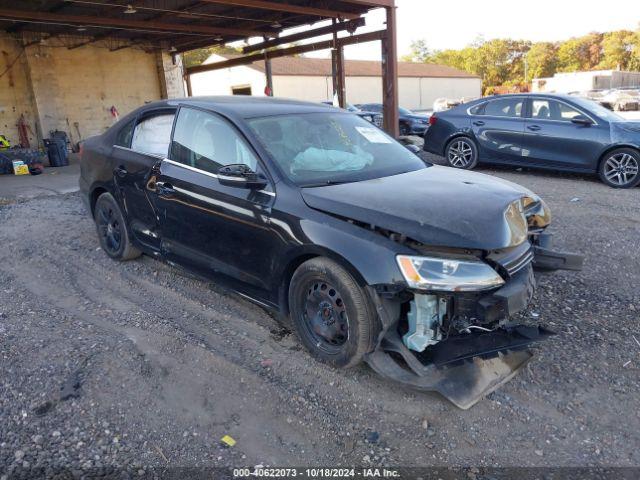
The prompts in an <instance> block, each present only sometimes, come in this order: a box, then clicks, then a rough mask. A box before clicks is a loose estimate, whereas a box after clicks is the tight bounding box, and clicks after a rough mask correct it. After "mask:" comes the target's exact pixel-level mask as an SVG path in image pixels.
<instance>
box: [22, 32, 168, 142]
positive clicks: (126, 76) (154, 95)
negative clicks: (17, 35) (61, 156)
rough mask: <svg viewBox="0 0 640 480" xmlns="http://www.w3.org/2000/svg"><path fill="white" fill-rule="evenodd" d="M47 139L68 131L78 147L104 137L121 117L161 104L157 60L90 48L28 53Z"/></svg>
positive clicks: (136, 52)
mask: <svg viewBox="0 0 640 480" xmlns="http://www.w3.org/2000/svg"><path fill="white" fill-rule="evenodd" d="M27 60H28V62H29V67H30V70H31V81H32V84H33V91H34V94H35V101H36V104H37V110H38V113H39V117H40V122H41V127H42V131H43V134H44V135H45V136H48V134H49V132H50V131H51V130H56V129H57V130H64V131H66V132H67V133H70V134H71V137H72V138H73V141H78V140H79V138H78V132H77V129H76V128H75V123H76V122H77V123H78V129H79V130H80V136H81V138H85V137H87V136H91V135H97V134H100V133H102V132H104V131H105V130H106V129H107V128H109V127H110V126H111V125H112V124H113V123H115V121H116V120H115V118H114V117H113V116H112V115H111V107H115V108H116V110H117V111H118V112H119V114H120V115H124V114H126V113H128V112H130V111H131V110H133V109H135V108H137V107H139V106H140V105H143V104H144V103H145V102H151V101H153V100H158V99H159V98H161V95H160V81H159V78H158V74H157V71H156V68H155V62H154V57H153V55H150V54H147V53H145V52H143V51H140V50H134V49H131V48H127V49H123V50H119V51H116V52H111V51H109V50H108V49H105V48H99V47H94V46H86V47H82V48H78V49H74V50H69V49H67V48H54V47H46V46H40V45H38V46H32V47H29V48H28V49H27Z"/></svg>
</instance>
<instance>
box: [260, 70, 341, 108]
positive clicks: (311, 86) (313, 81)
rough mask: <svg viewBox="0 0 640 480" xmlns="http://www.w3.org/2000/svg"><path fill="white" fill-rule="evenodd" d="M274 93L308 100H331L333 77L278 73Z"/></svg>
mask: <svg viewBox="0 0 640 480" xmlns="http://www.w3.org/2000/svg"><path fill="white" fill-rule="evenodd" d="M273 95H274V96H275V97H285V98H294V99H296V100H306V101H308V102H323V101H326V100H331V99H332V95H333V86H332V82H331V77H321V76H317V77H311V76H303V75H300V76H297V75H296V76H293V75H276V76H274V77H273Z"/></svg>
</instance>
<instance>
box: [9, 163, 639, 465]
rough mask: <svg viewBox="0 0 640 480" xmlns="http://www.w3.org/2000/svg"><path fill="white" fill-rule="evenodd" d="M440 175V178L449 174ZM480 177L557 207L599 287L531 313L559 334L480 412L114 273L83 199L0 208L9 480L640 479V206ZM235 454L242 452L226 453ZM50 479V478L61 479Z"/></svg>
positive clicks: (145, 266) (134, 271)
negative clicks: (155, 474)
mask: <svg viewBox="0 0 640 480" xmlns="http://www.w3.org/2000/svg"><path fill="white" fill-rule="evenodd" d="M436 160H438V159H436ZM479 170H480V171H482V172H484V173H489V174H491V175H496V176H499V177H502V178H506V179H508V180H512V181H515V182H517V183H521V184H523V185H525V186H527V187H529V188H531V189H532V190H533V191H536V192H537V193H539V194H541V195H542V196H543V197H544V198H545V200H546V201H547V202H548V203H549V205H550V206H551V208H552V211H553V213H554V216H555V218H554V224H553V226H552V227H551V231H553V232H554V233H555V234H556V243H557V245H558V246H560V247H565V248H566V249H567V250H572V251H577V252H582V253H583V254H584V255H585V256H586V264H585V268H584V270H583V271H582V272H580V273H577V274H576V273H572V272H564V273H557V274H552V275H546V276H543V277H539V289H538V292H537V295H536V298H535V302H534V304H533V305H532V307H531V309H530V310H529V311H528V312H527V313H526V315H527V316H529V317H530V318H539V319H540V320H541V321H542V323H544V324H546V325H547V326H549V327H550V328H552V329H555V330H556V331H557V332H558V333H559V335H557V336H556V337H554V338H552V339H551V340H550V341H548V342H546V343H544V344H542V345H541V346H540V347H537V349H536V353H537V355H536V357H535V358H534V360H533V361H532V362H531V363H530V364H529V366H528V367H527V368H526V369H524V370H523V371H522V372H520V374H519V375H517V376H516V377H515V378H514V379H513V380H512V381H511V382H509V383H508V384H507V385H505V386H504V387H503V388H501V389H500V390H499V391H497V392H495V393H493V394H491V395H490V396H489V397H488V398H486V399H485V400H483V401H481V402H480V403H479V404H477V405H476V406H474V407H473V408H472V409H471V410H469V411H461V410H458V409H456V408H455V407H453V406H452V405H450V404H448V403H447V402H446V401H444V400H443V399H442V398H440V397H439V396H437V395H435V394H426V393H416V392H413V391H409V390H406V389H404V388H399V387H398V386H397V385H394V384H392V383H389V382H387V381H384V380H382V379H380V378H378V377H377V376H376V375H375V374H374V373H373V372H372V371H371V370H370V369H368V368H367V367H365V366H362V367H358V368H356V369H353V370H349V371H336V370H332V369H331V368H328V367H326V366H323V365H320V364H318V363H316V362H314V361H313V360H312V359H311V358H310V357H309V356H308V355H307V354H306V353H305V351H304V350H302V349H301V348H300V346H299V345H298V343H297V341H296V339H295V337H294V336H293V335H292V334H290V333H289V332H288V331H286V330H284V329H282V328H281V327H280V326H279V325H278V324H277V323H276V322H275V321H274V320H273V319H272V318H271V317H270V316H269V315H268V314H266V313H265V312H264V311H263V310H261V309H260V308H258V307H256V306H254V305H253V304H251V303H249V302H247V301H245V300H243V299H241V298H239V297H238V296H236V295H234V294H231V293H228V292H225V291H224V290H222V289H221V288H219V287H217V286H216V285H213V284H210V283H207V282H203V281H200V280H197V279H194V278H193V277H191V276H190V275H188V274H186V273H185V272H183V271H181V270H178V269H177V268H174V267H170V266H168V265H165V264H163V263H160V262H158V261H155V260H153V259H151V258H148V257H142V258H141V259H138V260H135V261H131V262H127V263H115V262H113V261H111V260H110V259H108V258H107V256H106V255H105V254H104V252H102V251H101V250H100V249H99V248H97V247H98V242H97V239H96V235H95V231H94V226H93V223H92V221H91V219H90V218H89V217H88V216H87V214H86V212H85V210H84V207H83V206H82V204H81V201H80V198H79V196H78V195H77V194H67V195H59V196H50V197H43V198H36V199H32V200H29V201H24V202H20V203H14V204H9V205H4V206H0V245H1V246H2V248H0V477H2V473H3V472H4V473H5V474H11V473H12V472H13V473H16V472H19V471H21V470H23V469H33V468H38V469H40V468H42V469H45V471H53V470H55V469H57V468H61V467H67V468H72V469H75V470H78V471H86V470H87V469H89V468H91V469H92V471H94V472H99V473H109V472H122V471H126V472H128V473H129V474H131V475H133V476H137V475H139V474H142V473H144V471H148V469H150V468H162V467H166V466H171V467H176V466H182V467H185V466H188V467H195V466H239V465H248V466H253V465H257V464H263V465H281V466H282V465H299V466H300V465H314V466H334V465H365V466H366V465H377V466H380V465H396V466H397V465H403V466H502V467H504V466H639V465H640V451H639V449H638V445H640V419H639V417H638V412H639V411H640V397H639V396H638V390H639V387H640V368H639V367H640V343H638V341H640V333H638V316H639V313H640V294H639V293H638V285H639V283H640V256H639V255H638V251H639V247H640V245H639V242H640V211H639V209H638V205H639V204H640V189H633V190H624V191H619V190H613V189H609V188H607V187H605V186H604V185H602V184H601V183H599V182H598V181H597V180H596V179H594V178H589V177H584V176H576V175H560V174H555V173H540V172H529V171H522V172H518V171H515V170H513V169H499V170H498V169H487V168H481V169H479ZM225 434H227V435H230V436H231V437H233V438H234V439H235V440H236V441H237V443H236V444H235V446H233V447H231V448H229V447H225V446H222V444H221V442H220V439H221V437H222V436H223V435H225ZM47 469H49V470H47Z"/></svg>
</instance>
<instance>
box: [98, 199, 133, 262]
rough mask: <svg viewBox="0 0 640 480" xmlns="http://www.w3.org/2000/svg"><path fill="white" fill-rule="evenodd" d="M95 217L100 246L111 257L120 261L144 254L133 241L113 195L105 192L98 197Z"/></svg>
mask: <svg viewBox="0 0 640 480" xmlns="http://www.w3.org/2000/svg"><path fill="white" fill-rule="evenodd" d="M93 218H94V220H95V222H96V229H97V231H98V239H99V240H100V246H101V247H102V249H103V250H104V251H105V252H106V253H107V255H109V256H110V257H111V258H113V259H114V260H118V261H124V260H132V259H134V258H137V257H139V256H140V255H141V254H142V252H140V250H138V249H137V248H136V247H134V246H133V244H132V243H131V239H130V238H129V232H128V231H127V225H126V223H125V221H124V216H123V215H122V211H121V210H120V206H119V205H118V202H116V199H115V198H113V195H111V194H110V193H106V192H105V193H103V194H102V195H100V196H99V197H98V200H97V201H96V205H95V207H94V209H93Z"/></svg>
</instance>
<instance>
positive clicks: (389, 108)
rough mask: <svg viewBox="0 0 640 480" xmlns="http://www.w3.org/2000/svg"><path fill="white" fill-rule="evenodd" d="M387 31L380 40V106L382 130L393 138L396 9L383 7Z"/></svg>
mask: <svg viewBox="0 0 640 480" xmlns="http://www.w3.org/2000/svg"><path fill="white" fill-rule="evenodd" d="M385 10H386V12H387V29H386V30H385V35H384V37H383V38H382V104H383V116H384V129H385V131H386V132H387V133H388V134H389V135H391V136H393V137H396V138H397V137H398V136H399V135H400V125H399V120H400V119H399V117H398V116H399V112H398V48H397V41H396V9H395V7H385Z"/></svg>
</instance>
